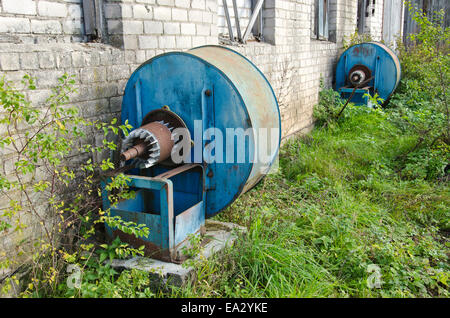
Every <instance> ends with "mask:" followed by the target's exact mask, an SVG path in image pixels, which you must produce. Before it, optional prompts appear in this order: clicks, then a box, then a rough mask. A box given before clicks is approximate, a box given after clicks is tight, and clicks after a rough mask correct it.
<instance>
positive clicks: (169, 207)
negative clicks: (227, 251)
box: [101, 165, 205, 261]
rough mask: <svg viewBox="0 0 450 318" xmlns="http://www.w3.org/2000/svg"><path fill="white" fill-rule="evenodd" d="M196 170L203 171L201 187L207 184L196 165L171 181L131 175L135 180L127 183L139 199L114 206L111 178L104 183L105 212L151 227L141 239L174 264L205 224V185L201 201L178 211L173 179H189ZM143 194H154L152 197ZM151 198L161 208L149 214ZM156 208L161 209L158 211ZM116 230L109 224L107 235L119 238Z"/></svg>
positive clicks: (180, 194)
mask: <svg viewBox="0 0 450 318" xmlns="http://www.w3.org/2000/svg"><path fill="white" fill-rule="evenodd" d="M192 168H198V169H200V170H201V174H200V184H201V185H203V182H204V180H203V179H204V174H203V169H202V167H201V166H200V165H192V167H189V168H188V169H187V171H182V172H180V173H176V172H175V173H173V174H171V175H170V177H168V178H158V177H147V176H142V175H127V176H128V177H129V178H130V179H131V180H130V181H129V182H127V184H128V186H129V187H130V188H135V189H137V190H136V197H135V198H133V199H129V200H123V201H121V202H119V203H118V204H117V205H116V206H114V207H113V206H111V204H110V201H109V199H108V191H107V190H106V185H107V183H108V182H110V179H108V180H106V181H102V183H101V186H102V200H103V209H104V210H107V209H109V210H110V214H111V216H120V217H121V218H122V220H124V221H126V222H129V221H132V222H135V223H136V224H145V225H146V226H148V227H149V228H150V233H149V235H148V236H147V237H144V238H141V240H142V241H143V243H150V244H151V245H152V246H154V247H156V248H157V249H158V250H159V252H161V253H162V254H164V255H168V256H169V258H170V261H174V260H175V259H176V247H177V245H179V244H180V243H182V242H183V241H184V240H186V238H187V237H188V235H189V234H194V233H196V232H198V231H199V229H200V228H201V227H202V226H203V225H204V223H205V204H204V202H205V192H204V191H203V186H202V187H200V191H201V193H199V197H200V200H199V202H196V203H195V204H194V205H193V206H191V207H189V208H187V209H186V210H184V211H182V212H180V213H178V214H177V215H175V212H174V185H173V182H172V180H169V178H171V177H175V176H178V175H182V174H185V175H186V177H187V176H188V175H189V169H192ZM191 177H192V176H191ZM143 191H152V195H149V194H148V193H145V192H143ZM158 193H159V196H158ZM176 193H177V195H178V196H179V200H183V196H185V195H186V194H185V193H182V192H176ZM151 197H152V198H153V199H152V200H151V201H155V202H156V201H157V202H159V205H158V204H156V205H155V204H153V211H149V210H148V205H145V203H144V202H143V201H145V200H147V201H148V200H149V198H151ZM191 201H192V199H191V200H190V202H191ZM155 202H153V203H155ZM156 206H157V208H156V209H155V207H156ZM155 210H159V211H155ZM115 230H117V229H115V228H111V227H110V226H108V225H106V233H107V236H108V237H109V238H113V237H114V236H115V233H114V232H115ZM144 245H145V244H144Z"/></svg>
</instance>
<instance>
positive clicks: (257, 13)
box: [222, 0, 264, 43]
mask: <svg viewBox="0 0 450 318" xmlns="http://www.w3.org/2000/svg"><path fill="white" fill-rule="evenodd" d="M232 1H233V10H234V19H235V23H236V32H237V39H238V41H239V42H242V43H246V42H247V38H248V36H249V35H250V32H251V30H252V29H253V26H254V25H255V22H256V19H257V18H259V19H258V20H259V27H258V28H259V33H260V34H261V38H262V29H263V17H262V5H263V3H264V0H258V2H257V3H256V5H255V6H254V7H253V10H252V15H251V17H250V21H249V22H248V25H247V28H246V29H245V32H244V35H243V36H242V35H241V25H240V22H239V12H238V7H237V3H236V0H232ZM222 3H223V9H224V11H225V18H226V20H227V26H228V33H229V35H230V40H231V42H234V41H235V39H234V35H233V27H232V26H231V19H230V12H229V11H228V4H227V0H222Z"/></svg>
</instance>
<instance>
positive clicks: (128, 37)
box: [0, 0, 382, 276]
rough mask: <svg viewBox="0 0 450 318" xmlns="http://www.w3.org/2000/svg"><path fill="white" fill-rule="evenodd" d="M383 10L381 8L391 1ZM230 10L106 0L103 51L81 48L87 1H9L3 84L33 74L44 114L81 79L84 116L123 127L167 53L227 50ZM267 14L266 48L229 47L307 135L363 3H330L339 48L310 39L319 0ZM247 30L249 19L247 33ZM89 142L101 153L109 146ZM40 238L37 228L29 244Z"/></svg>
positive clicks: (2, 19)
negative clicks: (65, 82)
mask: <svg viewBox="0 0 450 318" xmlns="http://www.w3.org/2000/svg"><path fill="white" fill-rule="evenodd" d="M231 3H232V2H231V1H229V9H230V12H233V10H232V6H231ZM376 3H377V6H378V5H381V7H380V8H382V1H377V2H376ZM380 3H381V4H380ZM221 4H222V0H104V1H103V19H104V25H105V29H106V36H105V38H104V39H103V42H104V43H82V42H85V41H86V40H87V39H86V36H85V35H84V28H83V12H82V1H81V0H65V1H63V0H46V1H44V0H21V1H17V0H1V2H0V76H1V75H5V76H6V78H7V79H8V80H10V81H19V80H20V79H21V78H22V76H23V75H24V74H26V73H27V74H30V75H32V76H34V77H35V78H36V79H37V87H38V89H37V90H36V91H32V92H26V95H27V97H28V98H29V100H30V101H31V102H32V103H34V104H35V105H36V106H39V105H40V104H42V103H43V102H44V101H45V98H46V97H47V96H48V95H49V94H50V89H51V87H52V86H53V85H54V84H55V83H56V78H57V77H58V76H60V75H61V74H63V73H64V72H68V73H70V74H75V75H76V81H77V82H76V85H77V88H78V92H79V93H78V94H77V95H74V96H73V98H72V102H73V103H74V104H75V105H77V106H79V108H80V109H81V111H82V114H83V115H84V116H86V117H89V118H91V117H103V118H111V117H117V116H119V115H120V109H121V96H122V94H123V91H124V87H125V85H126V82H127V79H128V78H129V76H130V74H131V73H132V72H133V71H134V70H135V69H136V68H137V67H138V66H139V65H140V64H141V63H143V62H145V61H146V60H148V59H150V58H152V57H153V56H155V55H158V54H161V53H164V52H168V51H173V50H187V49H189V48H191V47H195V46H200V45H206V44H219V36H218V35H219V32H220V33H224V24H223V19H222V17H223V10H222V9H221V7H222V6H221ZM238 5H240V6H241V9H245V10H244V11H245V12H244V13H243V14H245V15H246V16H248V15H249V12H248V6H249V2H248V1H247V0H238ZM264 8H265V10H264V15H263V17H264V23H265V25H264V37H265V40H266V42H256V41H251V42H248V43H247V44H245V45H238V46H230V47H231V48H233V49H235V50H237V51H238V52H240V53H242V54H243V55H245V56H246V57H247V58H249V59H250V60H251V61H252V62H253V63H254V64H256V65H257V66H258V67H259V68H260V69H261V71H262V72H263V73H264V74H265V75H266V77H267V79H268V80H269V82H270V83H271V85H272V87H273V89H274V91H275V93H276V95H277V97H278V101H279V104H280V110H281V117H282V134H283V136H285V137H286V136H289V135H291V134H294V133H298V132H306V131H308V130H309V129H311V127H312V124H313V118H312V111H313V106H314V105H315V104H317V101H318V92H319V89H320V88H319V87H320V79H323V82H324V84H325V85H326V86H330V85H331V84H332V80H333V72H334V66H335V64H336V61H337V58H338V56H339V53H340V50H341V46H342V39H343V37H344V36H348V35H350V34H351V33H353V32H354V31H355V28H356V16H357V5H356V1H355V0H331V1H330V10H331V12H330V20H329V24H330V31H332V32H333V39H332V41H319V40H315V39H314V38H313V37H312V36H311V29H312V27H313V26H312V22H311V21H314V16H313V15H314V9H313V8H314V0H266V1H265V4H264ZM376 10H377V8H376ZM241 11H242V10H241ZM380 14H381V13H380ZM245 23H246V22H245V19H244V20H243V22H242V29H243V30H244V29H245V27H246V24H245ZM379 24H380V23H379ZM374 32H375V31H374ZM376 32H378V31H376ZM0 116H1V113H0ZM2 129H4V128H2V127H0V134H3V133H4V130H2ZM89 138H90V141H91V142H92V143H95V142H99V140H100V139H99V138H98V137H97V138H96V136H94V135H91V136H90V137H89ZM0 158H1V159H0V171H1V172H0V173H2V174H4V175H6V176H8V175H10V174H11V171H12V158H11V155H10V154H9V153H8V151H5V152H4V153H2V154H1V155H0ZM78 159H79V158H77V157H73V160H74V161H76V160H78ZM4 204H7V201H6V200H5V199H4V198H1V197H0V208H1V207H2V205H4ZM29 222H30V224H32V223H33V220H29ZM31 233H32V227H30V228H29V229H28V230H26V231H25V232H24V234H23V235H22V237H23V236H25V237H26V236H27V235H31ZM18 239H19V238H12V237H8V236H2V237H1V236H0V250H4V251H11V252H12V248H13V246H14V242H16V241H17V240H18ZM0 274H1V273H0ZM0 276H1V275H0Z"/></svg>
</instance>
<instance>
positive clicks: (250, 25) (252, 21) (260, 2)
mask: <svg viewBox="0 0 450 318" xmlns="http://www.w3.org/2000/svg"><path fill="white" fill-rule="evenodd" d="M263 3H264V0H258V2H257V3H256V6H255V9H254V10H253V12H252V16H251V17H250V21H249V22H248V25H247V29H245V32H244V36H243V37H242V43H246V42H247V38H248V36H249V35H250V32H251V30H252V28H253V25H254V24H255V22H256V18H257V17H258V13H259V11H260V10H261V8H262V5H263Z"/></svg>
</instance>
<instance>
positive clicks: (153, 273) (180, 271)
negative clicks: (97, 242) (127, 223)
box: [111, 220, 247, 288]
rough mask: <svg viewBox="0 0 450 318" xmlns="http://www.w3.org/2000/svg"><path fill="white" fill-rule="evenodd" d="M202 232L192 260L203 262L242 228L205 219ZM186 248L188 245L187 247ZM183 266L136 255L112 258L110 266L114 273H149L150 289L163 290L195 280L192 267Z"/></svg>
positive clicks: (229, 243) (229, 241)
mask: <svg viewBox="0 0 450 318" xmlns="http://www.w3.org/2000/svg"><path fill="white" fill-rule="evenodd" d="M205 227H206V233H205V235H204V236H203V242H202V243H201V244H200V245H201V246H202V247H201V250H200V253H199V254H198V255H197V256H196V257H195V258H194V260H199V259H205V258H206V259H207V258H209V257H211V256H212V255H214V254H216V253H219V252H220V251H223V250H224V249H225V248H227V247H229V246H231V245H232V244H233V243H234V241H235V240H236V238H237V237H238V235H239V234H240V233H245V232H246V231H247V229H246V228H245V227H242V226H239V225H236V224H233V223H226V222H219V221H213V220H206V224H205ZM187 248H189V246H187ZM188 264H189V262H188V261H186V262H184V263H183V264H175V263H168V262H163V261H160V260H156V259H152V258H148V257H141V256H136V257H133V258H130V259H126V260H119V259H114V260H113V261H112V263H111V266H112V267H113V268H115V269H117V270H125V269H126V270H131V269H139V270H143V271H146V272H148V273H149V274H150V278H151V283H152V286H154V287H158V288H166V287H168V286H177V287H181V286H184V285H185V284H186V283H187V282H189V281H190V280H193V279H194V278H195V272H194V268H193V267H192V266H189V265H188Z"/></svg>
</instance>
